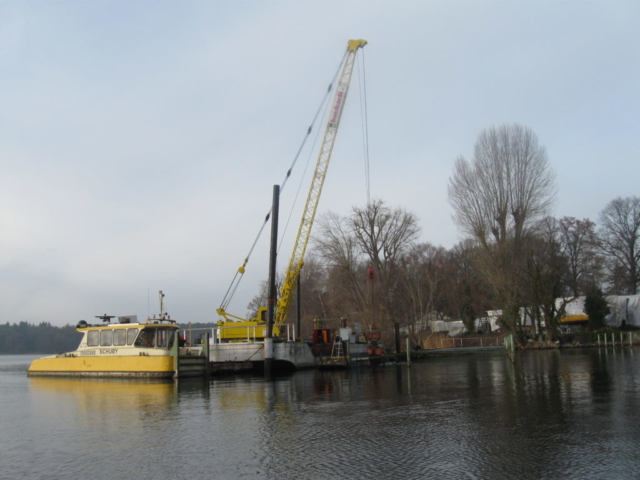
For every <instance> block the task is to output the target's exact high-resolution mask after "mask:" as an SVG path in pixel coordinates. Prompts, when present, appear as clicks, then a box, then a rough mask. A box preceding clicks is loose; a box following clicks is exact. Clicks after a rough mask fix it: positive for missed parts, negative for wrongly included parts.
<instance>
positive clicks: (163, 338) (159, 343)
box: [135, 328, 175, 348]
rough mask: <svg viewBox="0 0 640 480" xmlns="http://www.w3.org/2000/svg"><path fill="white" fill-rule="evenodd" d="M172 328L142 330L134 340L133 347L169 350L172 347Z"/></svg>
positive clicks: (173, 330) (173, 332)
mask: <svg viewBox="0 0 640 480" xmlns="http://www.w3.org/2000/svg"><path fill="white" fill-rule="evenodd" d="M174 335H175V329H173V328H144V329H142V330H141V331H140V334H139V335H138V338H136V341H135V346H136V347H144V348H171V347H173V337H174Z"/></svg>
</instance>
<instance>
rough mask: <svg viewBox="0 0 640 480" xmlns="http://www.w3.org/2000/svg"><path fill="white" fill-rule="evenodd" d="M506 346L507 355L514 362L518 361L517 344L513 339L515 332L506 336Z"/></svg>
mask: <svg viewBox="0 0 640 480" xmlns="http://www.w3.org/2000/svg"><path fill="white" fill-rule="evenodd" d="M504 347H505V350H506V352H507V357H509V359H510V360H511V362H512V363H516V345H515V341H514V339H513V333H510V334H509V335H507V336H505V337H504Z"/></svg>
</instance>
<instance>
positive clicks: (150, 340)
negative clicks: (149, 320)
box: [135, 328, 156, 348]
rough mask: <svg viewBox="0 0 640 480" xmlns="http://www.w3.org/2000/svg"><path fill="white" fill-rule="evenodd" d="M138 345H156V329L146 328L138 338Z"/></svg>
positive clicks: (148, 346) (149, 346)
mask: <svg viewBox="0 0 640 480" xmlns="http://www.w3.org/2000/svg"><path fill="white" fill-rule="evenodd" d="M135 345H136V347H146V348H153V347H155V346H156V329H155V328H145V329H143V330H142V331H141V332H140V335H138V338H136V344H135Z"/></svg>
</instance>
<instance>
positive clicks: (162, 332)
mask: <svg viewBox="0 0 640 480" xmlns="http://www.w3.org/2000/svg"><path fill="white" fill-rule="evenodd" d="M156 340H157V345H158V347H162V348H166V347H167V345H168V344H169V329H167V328H159V329H158V334H157V335H156Z"/></svg>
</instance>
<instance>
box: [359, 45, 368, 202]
mask: <svg viewBox="0 0 640 480" xmlns="http://www.w3.org/2000/svg"><path fill="white" fill-rule="evenodd" d="M361 53H362V76H361V78H362V86H361V88H360V89H359V90H360V117H361V125H362V150H363V156H364V176H365V188H366V190H367V206H369V205H370V204H371V177H370V172H371V170H370V166H369V120H368V119H369V115H368V112H367V74H366V70H365V68H364V65H365V64H364V50H363V51H362V52H361ZM357 65H358V72H360V64H359V63H358V64H357ZM363 97H364V98H363Z"/></svg>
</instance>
